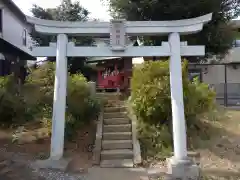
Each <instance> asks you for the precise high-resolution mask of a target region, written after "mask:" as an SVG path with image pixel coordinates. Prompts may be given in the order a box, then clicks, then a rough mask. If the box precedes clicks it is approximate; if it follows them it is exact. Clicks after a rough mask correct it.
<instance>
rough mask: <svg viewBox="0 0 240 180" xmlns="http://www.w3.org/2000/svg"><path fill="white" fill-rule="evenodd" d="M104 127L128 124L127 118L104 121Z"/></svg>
mask: <svg viewBox="0 0 240 180" xmlns="http://www.w3.org/2000/svg"><path fill="white" fill-rule="evenodd" d="M103 122H104V124H105V125H122V124H130V123H131V122H130V119H129V118H112V119H104V120H103Z"/></svg>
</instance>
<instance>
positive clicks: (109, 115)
mask: <svg viewBox="0 0 240 180" xmlns="http://www.w3.org/2000/svg"><path fill="white" fill-rule="evenodd" d="M125 117H127V113H126V112H108V113H104V115H103V118H104V119H105V118H106V119H111V118H125Z"/></svg>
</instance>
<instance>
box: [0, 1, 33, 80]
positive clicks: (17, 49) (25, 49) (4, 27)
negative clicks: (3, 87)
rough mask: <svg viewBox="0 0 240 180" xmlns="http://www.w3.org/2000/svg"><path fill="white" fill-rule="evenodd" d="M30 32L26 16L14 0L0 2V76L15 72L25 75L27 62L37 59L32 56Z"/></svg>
mask: <svg viewBox="0 0 240 180" xmlns="http://www.w3.org/2000/svg"><path fill="white" fill-rule="evenodd" d="M29 32H30V26H29V25H28V24H27V21H26V16H25V14H24V13H23V12H22V11H21V10H20V9H19V8H18V7H17V6H16V5H15V4H14V2H13V1H12V0H0V53H1V59H2V60H1V61H0V76H3V75H7V74H10V73H11V72H13V71H14V72H16V71H18V72H20V74H23V72H22V71H23V70H24V68H23V67H24V65H25V64H26V60H35V59H36V58H35V57H33V56H32V55H31V48H32V40H31V37H30V35H29ZM16 68H17V69H16Z"/></svg>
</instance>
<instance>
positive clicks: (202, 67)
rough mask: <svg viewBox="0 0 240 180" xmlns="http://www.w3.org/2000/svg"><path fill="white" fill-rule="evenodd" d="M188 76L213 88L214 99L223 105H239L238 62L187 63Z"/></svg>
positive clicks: (239, 75) (239, 76) (239, 65)
mask: <svg viewBox="0 0 240 180" xmlns="http://www.w3.org/2000/svg"><path fill="white" fill-rule="evenodd" d="M188 69H189V77H190V79H192V78H194V77H199V79H200V80H201V81H202V82H204V83H207V84H209V87H211V88H213V89H215V91H216V100H217V102H218V103H219V104H220V105H224V106H240V63H234V64H230V63H229V64H189V68H188Z"/></svg>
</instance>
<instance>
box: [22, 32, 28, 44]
mask: <svg viewBox="0 0 240 180" xmlns="http://www.w3.org/2000/svg"><path fill="white" fill-rule="evenodd" d="M23 45H24V46H27V30H26V29H24V30H23Z"/></svg>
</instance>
